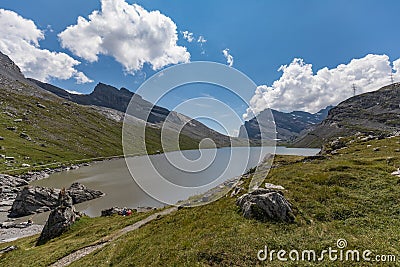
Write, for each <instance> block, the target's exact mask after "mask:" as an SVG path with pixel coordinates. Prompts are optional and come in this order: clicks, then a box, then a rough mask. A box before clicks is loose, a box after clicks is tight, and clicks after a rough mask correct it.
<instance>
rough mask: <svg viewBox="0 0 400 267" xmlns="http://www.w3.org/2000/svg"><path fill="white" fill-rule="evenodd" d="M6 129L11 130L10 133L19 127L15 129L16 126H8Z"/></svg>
mask: <svg viewBox="0 0 400 267" xmlns="http://www.w3.org/2000/svg"><path fill="white" fill-rule="evenodd" d="M6 129H7V130H9V131H16V130H17V127H15V126H8V127H7V128H6Z"/></svg>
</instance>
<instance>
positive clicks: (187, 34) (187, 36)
mask: <svg viewBox="0 0 400 267" xmlns="http://www.w3.org/2000/svg"><path fill="white" fill-rule="evenodd" d="M181 33H182V35H183V39H185V40H186V41H188V42H189V43H191V42H193V41H194V35H193V33H192V32H189V31H182V32H181Z"/></svg>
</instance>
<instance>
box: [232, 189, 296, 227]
mask: <svg viewBox="0 0 400 267" xmlns="http://www.w3.org/2000/svg"><path fill="white" fill-rule="evenodd" d="M236 205H238V206H239V207H240V209H241V211H242V213H243V216H244V217H245V218H248V219H256V220H260V221H268V220H271V221H283V222H288V223H290V222H293V221H294V215H293V211H292V206H291V204H290V203H289V201H287V200H286V198H285V197H284V196H283V193H282V192H279V191H277V190H273V189H261V188H260V189H257V190H255V191H253V192H251V193H248V194H244V195H242V196H241V197H239V198H238V199H237V200H236Z"/></svg>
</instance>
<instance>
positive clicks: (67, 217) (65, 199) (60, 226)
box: [36, 189, 80, 245]
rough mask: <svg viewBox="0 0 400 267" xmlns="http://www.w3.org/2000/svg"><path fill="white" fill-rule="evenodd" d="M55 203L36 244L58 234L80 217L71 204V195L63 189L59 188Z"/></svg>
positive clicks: (42, 242)
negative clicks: (55, 205)
mask: <svg viewBox="0 0 400 267" xmlns="http://www.w3.org/2000/svg"><path fill="white" fill-rule="evenodd" d="M57 204H58V205H57V207H56V208H55V209H54V210H52V211H51V213H50V215H49V218H48V219H47V222H46V224H45V226H44V228H43V231H42V233H41V234H40V237H39V239H38V241H37V243H36V244H37V245H42V244H44V243H46V242H47V241H49V240H51V239H53V238H55V237H58V236H60V235H61V234H63V233H64V232H66V231H67V230H68V229H69V228H70V227H71V225H72V224H74V222H75V221H76V220H78V219H79V218H80V214H79V213H78V212H77V211H76V210H75V208H74V206H73V205H72V198H71V196H70V195H69V194H68V192H67V191H66V190H65V189H62V190H60V192H59V195H58V199H57Z"/></svg>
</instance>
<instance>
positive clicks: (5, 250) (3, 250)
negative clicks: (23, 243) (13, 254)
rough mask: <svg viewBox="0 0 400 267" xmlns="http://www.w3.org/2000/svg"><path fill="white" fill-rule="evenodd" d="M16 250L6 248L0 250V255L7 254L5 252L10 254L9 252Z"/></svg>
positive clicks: (9, 247) (15, 247)
mask: <svg viewBox="0 0 400 267" xmlns="http://www.w3.org/2000/svg"><path fill="white" fill-rule="evenodd" d="M17 249H18V247H17V246H8V247H6V248H3V249H1V250H0V254H3V253H7V252H10V251H13V250H17Z"/></svg>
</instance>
